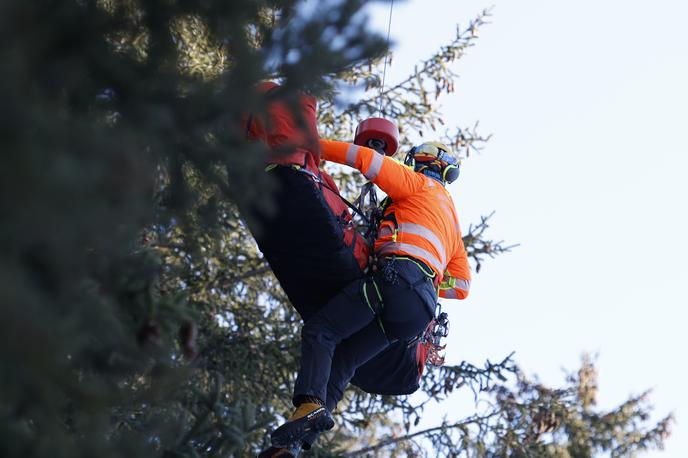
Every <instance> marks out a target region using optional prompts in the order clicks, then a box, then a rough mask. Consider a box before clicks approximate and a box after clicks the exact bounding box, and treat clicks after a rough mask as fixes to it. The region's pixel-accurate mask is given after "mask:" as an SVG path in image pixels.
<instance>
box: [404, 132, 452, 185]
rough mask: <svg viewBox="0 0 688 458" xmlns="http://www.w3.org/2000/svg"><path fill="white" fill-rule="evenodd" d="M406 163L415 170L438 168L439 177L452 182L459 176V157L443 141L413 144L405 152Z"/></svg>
mask: <svg viewBox="0 0 688 458" xmlns="http://www.w3.org/2000/svg"><path fill="white" fill-rule="evenodd" d="M404 163H405V164H406V165H410V166H412V167H413V168H414V169H416V171H417V172H422V171H424V170H426V169H429V168H430V167H431V166H433V165H434V166H437V167H438V168H439V175H440V176H439V178H441V179H442V181H445V182H447V183H452V182H453V181H456V179H457V178H459V166H460V163H459V158H458V157H457V156H456V155H455V154H454V152H453V151H452V150H451V148H449V147H448V146H447V145H445V144H444V143H440V142H425V143H421V144H420V145H418V146H414V147H413V148H411V150H410V151H409V152H408V153H407V154H406V159H405V160H404Z"/></svg>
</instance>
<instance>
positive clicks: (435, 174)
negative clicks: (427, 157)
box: [416, 165, 446, 186]
mask: <svg viewBox="0 0 688 458" xmlns="http://www.w3.org/2000/svg"><path fill="white" fill-rule="evenodd" d="M416 172H418V173H422V174H423V175H425V176H426V177H428V178H432V179H433V180H436V181H439V182H440V183H442V186H445V184H446V183H445V181H444V180H443V179H442V172H441V171H440V170H439V169H438V168H437V167H432V166H430V165H424V166H422V167H420V168H418V170H416Z"/></svg>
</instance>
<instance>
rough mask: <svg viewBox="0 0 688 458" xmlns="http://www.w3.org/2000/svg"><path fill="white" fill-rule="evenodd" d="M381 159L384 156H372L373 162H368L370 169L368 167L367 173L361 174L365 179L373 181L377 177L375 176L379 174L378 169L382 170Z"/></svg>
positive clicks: (376, 154)
mask: <svg viewBox="0 0 688 458" xmlns="http://www.w3.org/2000/svg"><path fill="white" fill-rule="evenodd" d="M347 155H348V153H347ZM383 158H384V156H383V155H382V154H378V153H375V154H374V155H373V160H372V161H370V167H368V171H367V172H366V173H364V174H363V175H365V177H366V178H367V179H369V180H374V179H375V178H376V177H377V174H378V173H380V169H381V168H382V160H383Z"/></svg>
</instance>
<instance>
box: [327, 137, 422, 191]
mask: <svg viewBox="0 0 688 458" xmlns="http://www.w3.org/2000/svg"><path fill="white" fill-rule="evenodd" d="M320 150H321V152H322V158H323V159H325V160H328V161H332V162H337V163H339V164H344V165H348V166H350V167H354V168H356V169H358V170H359V171H360V172H361V173H363V175H365V177H366V178H368V179H369V180H370V181H372V182H373V183H375V184H376V185H377V186H379V187H380V189H382V190H383V191H384V192H385V193H387V195H388V196H389V197H391V198H392V199H403V198H404V197H406V196H408V195H410V194H412V193H414V192H417V191H418V190H419V189H421V188H422V187H423V186H424V185H425V182H426V181H425V178H424V177H423V176H422V175H421V174H419V173H416V172H414V171H413V170H412V169H411V168H409V167H407V166H405V165H404V164H402V163H400V162H398V161H395V160H394V159H392V158H389V157H387V156H384V155H382V154H380V153H377V152H376V151H375V150H373V149H371V148H367V147H365V146H358V145H354V144H353V143H347V142H338V141H334V140H323V139H321V140H320Z"/></svg>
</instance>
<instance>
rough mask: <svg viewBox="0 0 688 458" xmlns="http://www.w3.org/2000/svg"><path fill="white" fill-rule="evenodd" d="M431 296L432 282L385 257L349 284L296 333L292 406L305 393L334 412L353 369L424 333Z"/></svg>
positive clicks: (407, 263)
mask: <svg viewBox="0 0 688 458" xmlns="http://www.w3.org/2000/svg"><path fill="white" fill-rule="evenodd" d="M373 282H375V284H376V285H377V287H378V289H379V292H380V294H381V296H382V306H381V307H380V308H379V310H376V311H374V310H371V304H372V305H373V308H375V304H376V302H377V301H376V300H375V299H374V297H376V296H377V292H376V290H375V287H374V285H373ZM366 296H367V297H366ZM435 298H436V296H435V289H434V286H433V283H432V280H431V279H430V278H429V277H428V276H427V275H425V274H424V273H423V272H422V271H421V270H420V268H419V267H418V266H417V265H416V264H415V263H413V262H411V261H408V260H400V259H394V258H385V259H383V260H382V261H381V265H380V269H378V271H377V272H376V273H375V274H374V275H373V277H372V279H371V278H362V279H357V280H354V281H353V282H351V283H349V285H347V286H346V287H345V288H344V289H343V290H342V291H341V292H340V293H339V294H338V295H337V296H335V297H334V298H332V299H331V300H330V301H329V302H327V304H326V305H325V306H324V307H322V308H321V309H320V310H319V311H318V312H317V313H316V314H315V315H314V316H313V317H311V318H310V319H309V320H308V321H307V322H306V323H305V325H304V327H303V329H302V333H301V337H302V340H301V370H300V371H299V375H298V377H297V380H296V385H295V388H294V401H295V403H296V400H297V399H298V398H299V397H300V396H304V395H310V396H316V397H318V398H320V399H322V400H325V401H326V404H327V407H328V408H329V409H330V410H332V409H334V407H335V406H336V404H337V403H338V402H339V401H340V400H341V399H342V396H343V393H344V389H345V388H346V385H347V384H348V383H349V381H350V380H351V378H352V377H353V375H354V373H355V371H356V368H358V367H359V366H361V365H362V364H364V363H366V362H367V361H368V360H370V359H371V358H372V357H374V356H375V355H377V354H378V353H380V352H381V351H383V350H385V348H387V347H388V346H389V345H390V343H392V342H395V341H402V342H403V341H408V340H410V339H412V338H414V337H415V336H417V335H418V334H419V333H420V332H422V331H423V330H424V329H425V327H426V326H427V325H428V323H429V322H430V320H431V319H432V317H433V312H434V306H435ZM375 312H378V314H377V316H376V313H375Z"/></svg>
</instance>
